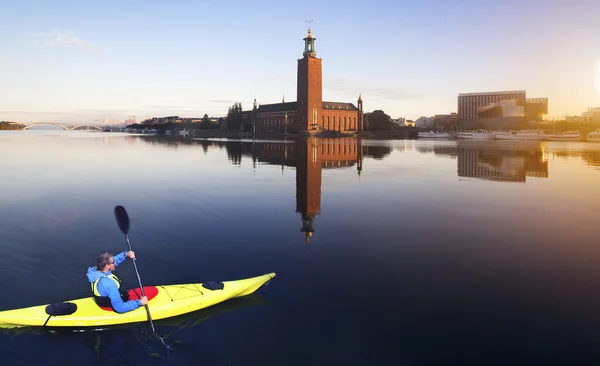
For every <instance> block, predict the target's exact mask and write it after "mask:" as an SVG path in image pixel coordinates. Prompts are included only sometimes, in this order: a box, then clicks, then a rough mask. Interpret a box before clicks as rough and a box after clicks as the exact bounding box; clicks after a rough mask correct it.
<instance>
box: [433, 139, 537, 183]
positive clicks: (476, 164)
mask: <svg viewBox="0 0 600 366" xmlns="http://www.w3.org/2000/svg"><path fill="white" fill-rule="evenodd" d="M433 150H434V151H433V152H434V154H435V155H442V156H452V157H456V158H457V173H458V176H459V177H469V178H478V179H485V180H493V181H498V182H521V183H524V182H526V180H527V177H536V178H548V159H547V156H546V154H545V153H544V151H543V150H542V148H541V147H540V146H539V145H536V146H529V147H514V146H513V147H508V148H500V147H498V146H491V145H470V144H465V145H460V144H459V145H458V146H440V147H439V148H438V147H434V148H433Z"/></svg>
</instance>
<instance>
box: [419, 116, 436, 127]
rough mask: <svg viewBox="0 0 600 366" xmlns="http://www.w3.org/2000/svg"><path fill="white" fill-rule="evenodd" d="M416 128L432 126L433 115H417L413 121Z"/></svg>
mask: <svg viewBox="0 0 600 366" xmlns="http://www.w3.org/2000/svg"><path fill="white" fill-rule="evenodd" d="M415 127H417V128H433V117H424V116H423V117H419V118H417V120H416V121H415Z"/></svg>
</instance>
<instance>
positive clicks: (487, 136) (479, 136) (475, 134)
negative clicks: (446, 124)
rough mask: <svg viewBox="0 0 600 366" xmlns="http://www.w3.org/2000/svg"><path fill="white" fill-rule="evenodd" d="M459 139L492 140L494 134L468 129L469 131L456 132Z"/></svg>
mask: <svg viewBox="0 0 600 366" xmlns="http://www.w3.org/2000/svg"><path fill="white" fill-rule="evenodd" d="M456 137H458V138H459V139H469V140H493V139H494V135H493V134H492V133H491V132H488V131H470V132H459V133H457V134H456Z"/></svg>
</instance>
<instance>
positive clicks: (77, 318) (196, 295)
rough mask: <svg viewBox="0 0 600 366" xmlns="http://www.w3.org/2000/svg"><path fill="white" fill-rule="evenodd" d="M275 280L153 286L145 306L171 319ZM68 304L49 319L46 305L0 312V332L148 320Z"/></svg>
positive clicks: (85, 303)
mask: <svg viewBox="0 0 600 366" xmlns="http://www.w3.org/2000/svg"><path fill="white" fill-rule="evenodd" d="M275 276H276V274H275V273H274V272H273V273H268V274H264V275H261V276H256V277H251V278H246V279H240V280H233V281H223V282H219V284H222V288H218V289H210V288H206V287H204V286H203V285H205V284H207V282H204V283H190V284H176V285H158V286H153V287H155V288H156V289H157V290H158V293H157V294H156V295H155V296H154V297H153V298H152V299H151V300H150V301H149V302H148V306H149V308H150V310H151V312H152V318H153V319H156V320H159V319H165V318H171V317H175V316H178V315H182V314H186V313H190V312H193V311H197V310H200V309H204V308H207V307H210V306H213V305H215V304H219V303H221V302H224V301H227V300H229V299H233V298H236V297H241V296H246V295H249V294H251V293H254V292H255V291H256V290H258V289H259V288H260V287H261V286H263V285H265V284H266V283H268V282H269V281H270V280H271V279H272V278H274V277H275ZM144 287H146V286H144ZM133 290H135V289H133ZM68 302H70V303H73V304H75V305H76V306H77V309H76V310H75V312H73V313H72V314H69V315H55V316H51V317H50V318H49V317H48V315H49V314H48V313H46V306H47V305H49V304H44V305H38V306H32V307H27V308H21V309H13V310H5V311H0V328H18V327H27V326H29V327H41V326H42V325H43V324H44V323H45V322H47V326H49V327H98V326H107V325H118V324H126V323H136V322H145V321H147V320H148V317H147V314H146V311H145V309H144V307H139V308H137V309H135V310H132V311H130V312H127V313H123V314H119V313H116V312H114V311H106V310H104V309H102V308H100V307H99V306H98V305H97V304H96V302H95V301H94V299H93V297H86V298H81V299H76V300H70V301H68Z"/></svg>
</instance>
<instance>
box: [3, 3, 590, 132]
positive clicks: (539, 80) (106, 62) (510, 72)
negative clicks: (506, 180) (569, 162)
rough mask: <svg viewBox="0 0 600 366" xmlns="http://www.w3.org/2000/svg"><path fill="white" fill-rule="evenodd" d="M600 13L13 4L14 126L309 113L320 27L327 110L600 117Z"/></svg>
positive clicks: (10, 84)
mask: <svg viewBox="0 0 600 366" xmlns="http://www.w3.org/2000/svg"><path fill="white" fill-rule="evenodd" d="M598 14H600V1H597V0H569V1H564V0H503V1H496V0H477V1H460V0H455V1H452V0H444V1H433V0H415V1H412V0H411V1H401V0H394V1H391V0H386V1H383V0H369V1H355V0H344V1H341V0H340V1H337V0H336V1H333V0H319V1H311V0H305V1H300V2H290V1H282V0H278V1H271V0H264V1H263V0H255V1H237V0H234V1H218V0H170V1H154V0H145V1H138V0H131V1H113V0H103V1H96V2H82V1H81V0H77V1H61V0H53V1H46V0H43V1H30V0H0V50H2V51H1V52H0V120H9V121H16V122H42V121H43V122H65V123H67V122H86V123H89V122H93V121H95V120H103V119H105V118H109V119H117V120H125V119H127V117H128V115H130V114H135V115H136V117H137V119H138V121H140V120H142V119H144V118H148V117H154V116H156V117H160V116H170V115H179V116H181V117H202V116H203V115H204V114H205V113H206V114H208V115H209V116H215V117H218V116H225V115H226V114H227V109H228V107H229V106H230V105H232V104H233V103H235V102H241V103H242V106H243V108H244V110H246V109H250V108H251V107H252V101H253V99H254V98H255V97H256V99H257V102H258V103H259V104H269V103H278V102H280V101H281V100H282V98H283V97H285V100H286V101H294V100H296V71H297V60H298V59H299V58H301V57H302V51H303V49H304V41H303V40H302V39H303V38H304V37H305V36H306V34H307V29H308V26H309V22H307V21H311V20H312V22H311V23H310V26H311V28H312V31H313V35H314V36H315V37H316V42H315V49H316V52H317V57H320V58H322V60H323V99H324V100H326V101H339V102H353V103H356V100H357V99H358V96H359V94H362V97H363V100H364V108H365V111H367V112H370V111H373V110H377V109H380V110H383V111H384V112H385V113H387V114H388V115H390V116H391V117H392V118H398V117H406V118H410V119H415V118H418V117H420V116H432V115H434V114H443V113H450V112H456V109H457V96H458V94H459V93H470V92H486V91H501V90H526V92H527V97H528V98H534V97H547V98H548V103H549V116H555V117H560V116H565V115H579V114H581V113H582V112H583V111H585V110H587V109H588V107H596V106H600V21H598Z"/></svg>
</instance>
